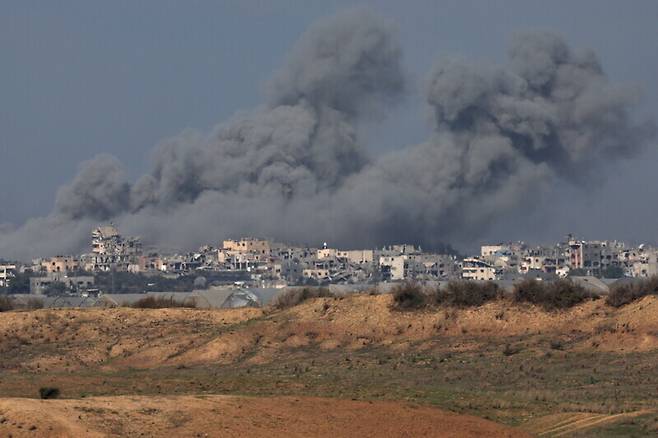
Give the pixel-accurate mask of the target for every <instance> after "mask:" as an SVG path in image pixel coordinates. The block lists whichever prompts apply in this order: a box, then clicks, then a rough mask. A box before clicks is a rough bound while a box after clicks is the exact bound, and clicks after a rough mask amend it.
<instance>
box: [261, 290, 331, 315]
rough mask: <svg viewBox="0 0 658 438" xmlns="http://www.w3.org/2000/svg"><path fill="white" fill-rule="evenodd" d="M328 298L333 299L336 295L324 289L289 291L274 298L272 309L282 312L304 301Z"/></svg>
mask: <svg viewBox="0 0 658 438" xmlns="http://www.w3.org/2000/svg"><path fill="white" fill-rule="evenodd" d="M322 297H329V298H335V297H336V295H334V294H333V293H331V292H330V291H329V289H327V288H324V287H305V288H302V289H290V290H287V291H285V292H284V293H282V294H281V295H279V296H278V297H276V299H275V300H274V304H273V306H274V308H275V309H279V310H283V309H289V308H291V307H295V306H298V305H300V304H302V303H303V302H304V301H306V300H310V299H312V298H322Z"/></svg>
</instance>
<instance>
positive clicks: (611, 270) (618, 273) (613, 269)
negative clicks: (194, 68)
mask: <svg viewBox="0 0 658 438" xmlns="http://www.w3.org/2000/svg"><path fill="white" fill-rule="evenodd" d="M601 277H603V278H622V277H624V269H623V268H621V267H619V266H608V267H607V268H605V269H603V270H602V271H601Z"/></svg>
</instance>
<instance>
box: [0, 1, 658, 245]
mask: <svg viewBox="0 0 658 438" xmlns="http://www.w3.org/2000/svg"><path fill="white" fill-rule="evenodd" d="M364 3H365V4H368V5H370V6H371V7H372V9H374V10H375V11H377V12H378V13H379V14H380V15H383V16H384V17H386V18H388V19H389V20H391V21H392V22H394V23H396V24H397V25H398V26H399V32H400V38H401V43H402V49H403V51H404V65H405V67H406V68H407V69H408V72H409V74H410V75H411V77H412V78H414V79H415V80H416V82H417V85H416V86H417V88H418V89H420V87H421V83H422V79H423V78H424V77H425V76H426V75H427V73H428V71H429V69H430V68H431V66H432V64H434V62H435V61H436V59H437V58H439V57H441V56H449V55H459V56H463V57H465V58H476V59H477V58H480V59H484V60H488V61H495V62H500V63H502V62H503V61H504V57H505V51H506V48H507V46H508V42H509V39H510V37H511V34H512V33H513V32H514V31H518V30H526V29H537V28H539V29H550V30H555V31H557V32H559V33H561V34H563V35H564V36H565V38H566V39H567V40H568V41H569V42H570V44H572V45H573V46H575V47H589V48H592V49H594V50H595V51H596V52H597V53H598V55H599V56H600V59H601V61H602V63H603V67H604V69H605V70H606V72H607V74H608V76H609V77H610V78H611V80H613V81H615V82H627V83H632V84H637V85H639V86H640V87H641V90H642V96H643V102H642V104H641V106H640V108H641V112H642V115H643V116H644V117H651V118H654V119H656V115H657V114H658V85H657V84H656V79H657V77H658V24H657V23H658V2H656V1H651V0H650V1H639V0H636V1H632V2H622V1H601V0H592V1H553V2H546V1H527V0H525V1H504V2H503V1H498V2H492V1H463V0H462V1H410V2H400V1H373V2H364ZM352 4H353V2H346V1H345V2H344V1H327V0H323V1H301V0H300V1H245V0H242V1H224V2H219V1H164V0H158V1H140V2H135V1H118V0H115V1H112V2H100V1H64V0H62V1H57V2H46V1H40V2H36V1H29V0H20V1H10V0H4V1H2V2H1V4H0V55H1V56H2V58H1V61H0V63H1V64H0V66H1V68H0V189H1V190H0V223H3V222H10V223H14V224H19V223H21V222H23V221H24V220H25V219H26V218H28V217H31V216H36V215H45V214H47V213H48V212H50V211H51V210H52V206H53V200H54V194H55V192H56V190H57V188H58V187H59V186H60V185H61V184H62V183H65V182H67V181H69V180H70V179H71V178H72V176H73V175H74V174H75V172H76V169H77V166H78V164H79V163H80V162H81V161H83V160H87V159H90V158H92V157H93V156H95V155H97V154H98V153H101V152H108V153H111V154H113V155H115V156H116V157H118V158H119V159H120V160H121V161H122V162H123V163H125V165H126V166H127V167H128V169H129V171H130V173H131V175H133V176H135V177H136V176H137V175H139V174H141V173H143V172H145V171H146V170H147V169H148V168H149V167H150V166H149V151H150V150H151V148H152V147H153V146H154V145H156V144H157V143H158V142H160V141H162V140H163V139H165V138H167V137H171V136H174V135H176V134H178V133H180V132H181V131H183V130H184V129H185V128H198V129H208V128H209V127H211V126H212V125H214V124H215V123H217V122H218V121H221V120H223V119H226V118H228V117H229V116H230V115H231V114H233V113H234V112H235V111H237V110H240V109H246V108H251V107H253V106H254V105H256V104H258V103H259V102H261V101H262V94H263V88H264V81H265V80H266V79H267V78H269V77H270V76H271V73H272V71H273V70H275V69H276V68H277V67H278V66H279V65H280V64H281V62H282V59H283V58H284V56H285V54H286V52H287V51H288V49H289V48H290V46H291V45H292V44H293V42H294V41H295V40H296V39H297V38H298V37H299V35H300V34H301V33H302V32H303V30H304V29H305V28H306V27H307V26H308V25H309V23H311V22H313V21H314V20H316V19H318V18H321V17H324V16H327V15H331V14H333V13H335V12H336V11H339V10H341V9H344V8H345V7H348V6H350V5H352ZM426 113H427V108H426V107H425V106H424V103H423V101H422V97H421V93H420V92H419V91H417V90H416V91H414V90H412V92H411V94H410V96H409V97H408V98H407V99H406V101H405V102H404V104H402V105H400V106H399V107H397V108H395V109H393V110H392V113H391V114H389V115H388V116H387V117H386V118H385V119H384V120H382V121H377V122H376V123H375V122H373V123H371V125H370V126H368V127H367V128H366V129H365V132H364V133H363V134H364V135H363V137H362V138H363V142H364V143H365V144H366V145H367V147H368V148H369V149H370V150H373V151H374V150H377V149H382V150H390V149H394V148H398V147H400V146H401V145H408V144H416V143H418V142H421V141H422V140H423V139H425V138H427V136H428V132H429V128H428V123H427V121H426V119H427V115H426ZM654 143H655V142H654ZM657 164H658V147H656V145H655V144H654V145H653V146H652V147H651V148H650V150H649V151H647V152H646V153H645V154H643V155H642V156H641V157H640V158H639V159H635V160H633V161H628V162H624V163H619V164H618V165H615V166H613V167H611V168H610V171H609V172H608V173H607V174H606V175H604V178H602V180H601V183H600V184H599V186H598V187H589V188H587V189H582V190H580V189H574V188H570V187H566V186H565V187H558V188H556V190H555V193H554V194H553V195H552V196H551V197H549V199H547V200H546V202H545V204H544V205H542V206H541V207H540V208H539V210H538V211H537V212H535V214H534V215H529V216H528V217H526V218H523V220H511V221H504V222H503V223H502V225H500V226H497V227H494V228H493V229H492V230H491V232H490V233H489V236H496V237H499V238H500V239H508V238H514V239H525V240H542V239H556V238H559V237H561V236H562V235H563V234H564V233H566V232H568V231H573V232H576V233H581V234H582V235H583V236H584V237H591V238H598V237H610V238H624V239H631V240H649V241H656V240H658V228H656V221H655V218H656V215H657V213H658V171H656V165H657ZM547 216H548V217H549V220H548V223H549V225H548V226H547V225H546V221H545V220H540V219H542V218H546V217H547ZM535 220H536V222H535ZM535 223H538V224H541V225H540V226H535V225H534V224H535Z"/></svg>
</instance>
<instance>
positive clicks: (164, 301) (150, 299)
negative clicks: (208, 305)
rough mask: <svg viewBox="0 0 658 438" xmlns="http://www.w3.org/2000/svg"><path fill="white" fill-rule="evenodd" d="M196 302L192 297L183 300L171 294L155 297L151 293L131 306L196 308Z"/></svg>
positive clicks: (139, 307) (137, 307)
mask: <svg viewBox="0 0 658 438" xmlns="http://www.w3.org/2000/svg"><path fill="white" fill-rule="evenodd" d="M196 306H197V303H196V300H195V299H194V298H188V299H184V300H180V301H179V300H176V299H174V297H173V296H170V297H156V296H153V295H150V296H147V297H144V298H142V299H140V300H137V301H136V302H134V303H133V304H132V305H131V307H134V308H136V309H166V308H171V307H187V308H196Z"/></svg>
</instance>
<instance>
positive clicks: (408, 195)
mask: <svg viewBox="0 0 658 438" xmlns="http://www.w3.org/2000/svg"><path fill="white" fill-rule="evenodd" d="M509 57H510V62H509V66H507V67H499V66H493V65H481V64H477V63H472V62H467V61H464V60H458V59H453V60H443V61H441V62H439V63H437V65H436V67H435V68H434V70H433V71H432V72H431V74H430V76H429V79H428V81H427V86H426V100H427V103H428V104H429V108H430V109H431V112H432V121H433V134H432V135H431V137H430V138H429V139H428V140H427V141H426V142H424V143H422V144H419V145H416V146H411V147H405V148H402V149H400V150H398V151H395V152H392V153H388V154H385V155H382V156H375V157H372V156H369V155H368V153H367V151H365V150H364V149H362V148H361V147H360V146H359V141H358V139H357V135H356V132H357V127H358V125H359V123H360V122H361V121H363V120H365V119H367V118H370V117H372V116H373V114H374V115H377V114H381V113H382V111H381V108H386V107H387V106H390V105H392V104H394V103H395V102H396V101H399V100H400V99H401V98H402V97H403V94H404V91H405V75H404V73H403V68H402V63H401V50H400V47H399V45H398V42H397V39H396V33H395V31H394V29H392V28H391V27H390V26H389V25H388V24H386V23H385V22H382V21H381V20H380V19H379V18H377V17H374V16H372V15H371V14H369V13H367V12H364V11H357V12H354V11H352V12H349V13H345V14H341V15H339V16H337V17H334V18H331V19H329V20H325V21H322V22H320V23H317V24H316V25H314V26H312V27H311V28H310V29H309V30H308V31H307V32H306V33H305V34H304V35H303V36H302V37H301V39H300V41H299V42H298V43H297V44H296V45H295V47H293V49H292V52H291V54H290V56H289V57H288V59H287V61H286V62H285V63H284V65H283V67H282V68H281V69H280V70H279V71H278V72H276V74H275V75H274V78H273V79H272V80H271V82H270V87H269V92H268V101H267V103H265V104H263V105H262V106H261V107H258V108H256V109H254V110H252V111H247V112H241V113H238V114H236V115H235V116H234V117H233V118H232V119H230V120H228V121H227V122H225V123H222V124H220V125H218V126H217V127H215V128H214V129H212V130H211V132H210V133H207V134H206V133H199V132H184V133H183V134H181V135H180V136H178V137H176V138H173V139H170V140H168V141H166V142H164V143H163V144H162V145H160V146H159V147H157V148H156V150H155V151H154V154H153V156H154V165H153V170H152V171H151V172H150V173H149V174H147V175H144V176H142V177H141V178H140V179H139V180H138V181H137V182H135V183H134V184H132V183H131V182H129V181H128V180H127V178H126V176H125V174H124V172H123V170H122V166H121V163H119V162H118V161H117V160H116V159H114V158H112V157H110V156H100V157H97V158H95V159H93V160H91V161H89V162H86V163H83V164H82V165H81V167H80V172H79V174H78V175H77V176H76V177H75V178H74V179H73V181H72V182H71V183H70V184H69V185H67V186H64V187H62V188H61V189H60V190H59V192H58V195H57V199H56V205H55V210H54V211H53V212H52V213H51V214H50V215H49V216H47V217H45V218H38V219H32V220H30V221H28V222H27V223H26V224H25V225H23V226H22V227H20V228H17V229H15V230H11V231H9V232H7V233H5V234H3V235H2V237H0V255H2V256H4V257H19V258H21V257H23V258H24V257H28V256H34V255H47V254H54V253H71V252H77V251H80V250H81V249H83V248H84V247H85V245H87V239H88V235H89V232H90V230H91V228H92V227H93V226H94V225H96V224H98V223H99V222H103V221H109V220H112V221H114V222H115V223H116V224H117V225H118V226H119V227H120V229H121V230H123V231H124V232H126V233H130V234H138V235H141V236H142V237H143V239H144V241H145V243H146V244H147V245H155V246H164V247H178V248H193V247H195V246H198V245H200V244H203V243H211V242H217V241H218V240H219V239H222V238H228V237H239V236H241V235H258V236H267V237H271V238H274V239H277V240H283V241H290V242H297V243H305V242H306V243H312V244H317V243H318V242H321V241H324V240H329V241H330V242H332V244H335V245H340V246H343V247H359V246H374V245H381V244H384V243H390V242H401V241H406V242H414V243H421V244H423V245H425V246H429V247H432V246H437V245H439V244H440V243H441V242H450V241H452V242H464V241H467V240H468V239H473V238H475V237H477V236H478V235H481V234H482V233H483V232H484V231H485V230H486V228H487V226H488V225H490V224H491V223H492V222H493V221H496V220H501V219H504V218H506V217H509V216H510V215H513V214H515V213H516V212H519V211H522V210H523V209H525V208H532V206H533V205H534V204H535V202H536V201H537V199H538V198H540V197H541V195H542V194H543V193H546V190H549V189H550V186H551V185H552V184H553V183H555V181H557V180H558V179H560V180H566V181H570V182H573V183H576V184H584V185H587V184H589V183H590V182H591V181H593V180H595V179H596V178H597V173H598V172H597V171H599V170H601V169H603V168H604V166H605V165H606V164H607V163H610V162H614V161H615V160H616V159H618V158H625V157H630V156H633V155H635V154H637V153H638V152H640V151H641V150H642V149H643V147H644V146H646V145H647V143H648V141H649V140H650V139H651V138H653V136H654V133H655V128H654V127H653V125H652V124H650V123H643V124H637V123H635V122H634V121H633V120H631V117H630V115H629V111H630V110H631V109H632V106H633V105H634V104H635V101H636V95H635V92H634V91H633V90H632V89H628V88H625V87H621V86H617V85H614V84H611V83H609V82H608V80H607V79H606V77H605V75H604V73H603V71H602V69H601V66H600V63H599V61H598V59H597V57H596V55H595V54H594V53H593V52H591V51H581V50H575V49H572V48H570V47H569V46H568V45H567V44H566V43H565V42H564V41H563V40H562V39H561V38H560V37H559V36H557V35H554V34H552V33H545V32H542V33H538V32H530V33H524V34H519V35H517V36H516V37H515V38H514V40H513V43H512V46H511V48H510V51H509Z"/></svg>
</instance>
